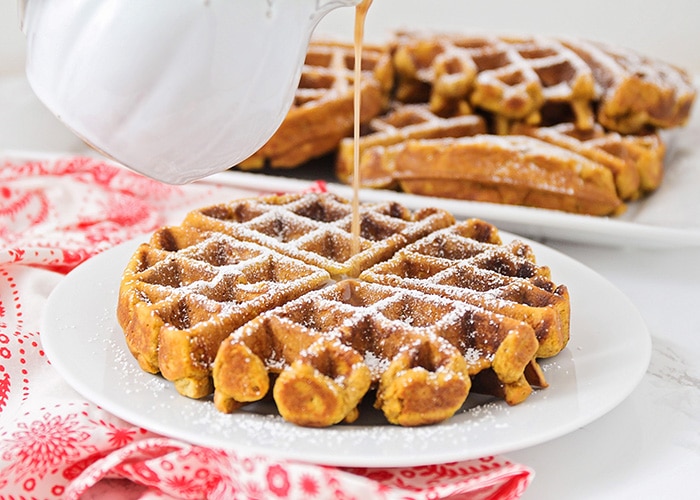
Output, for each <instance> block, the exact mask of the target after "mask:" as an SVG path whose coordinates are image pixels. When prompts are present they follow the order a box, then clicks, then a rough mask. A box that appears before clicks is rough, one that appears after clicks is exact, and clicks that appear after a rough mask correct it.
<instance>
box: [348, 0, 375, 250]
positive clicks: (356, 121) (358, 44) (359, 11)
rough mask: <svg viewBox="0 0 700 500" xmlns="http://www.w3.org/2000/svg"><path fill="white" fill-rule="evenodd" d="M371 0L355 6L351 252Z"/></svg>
mask: <svg viewBox="0 0 700 500" xmlns="http://www.w3.org/2000/svg"><path fill="white" fill-rule="evenodd" d="M371 4H372V0H362V1H361V2H360V3H359V4H357V6H356V7H355V30H354V44H355V82H354V86H353V87H354V96H353V97H354V100H353V105H354V109H353V112H354V118H353V176H352V224H351V235H352V247H351V254H352V255H356V254H358V253H359V252H360V110H361V102H360V101H361V95H362V89H361V82H360V80H361V78H362V42H363V40H364V34H365V18H366V17H367V11H368V10H369V6H370V5H371Z"/></svg>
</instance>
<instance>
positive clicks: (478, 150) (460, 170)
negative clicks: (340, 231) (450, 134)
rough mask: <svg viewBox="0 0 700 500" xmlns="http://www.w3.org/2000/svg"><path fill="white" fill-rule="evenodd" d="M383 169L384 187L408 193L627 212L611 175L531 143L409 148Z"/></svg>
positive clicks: (429, 143) (464, 142) (417, 143)
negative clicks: (388, 180)
mask: <svg viewBox="0 0 700 500" xmlns="http://www.w3.org/2000/svg"><path fill="white" fill-rule="evenodd" d="M383 161H384V171H385V172H388V173H390V174H391V177H390V180H391V183H388V182H387V184H386V186H390V185H392V184H397V185H398V186H399V187H400V188H401V189H402V190H403V191H405V192H407V193H413V194H421V195H427V196H437V197H443V198H454V199H462V200H472V201H484V202H491V203H505V204H510V205H524V206H532V207H539V208H549V209H556V210H562V211H566V212H571V213H577V214H588V215H611V214H616V213H619V212H620V211H622V210H624V204H623V203H622V201H621V200H620V198H619V197H618V196H617V192H616V187H615V182H614V178H613V175H612V173H611V172H610V170H608V169H607V168H606V167H604V166H603V165H601V164H599V163H597V162H594V161H592V160H589V159H588V158H586V157H584V156H582V155H579V154H577V153H576V152H573V151H570V150H567V149H564V148H562V147H560V146H557V145H554V144H548V143H546V142H544V141H541V140H539V139H536V138H532V137H526V136H515V135H513V136H496V135H476V136H474V137H461V138H445V139H427V140H409V141H406V142H404V143H402V144H401V145H397V146H394V148H393V149H392V151H391V152H390V156H388V158H387V159H386V160H383ZM372 173H373V172H369V173H368V175H371V174H372ZM364 175H365V172H364V171H361V173H360V178H361V179H362V178H363V176H364ZM384 179H387V176H384Z"/></svg>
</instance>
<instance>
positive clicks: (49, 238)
mask: <svg viewBox="0 0 700 500" xmlns="http://www.w3.org/2000/svg"><path fill="white" fill-rule="evenodd" d="M252 194H255V193H252V192H251V191H245V190H241V189H237V188H232V187H227V186H217V185H213V184H206V183H195V184H192V185H188V186H167V185H163V184H161V183H158V182H156V181H152V180H149V179H146V178H144V177H142V176H139V175H137V174H134V173H132V172H130V171H127V170H125V169H122V168H119V167H116V166H114V165H112V164H110V163H107V162H103V161H100V160H96V159H90V158H47V159H39V160H31V159H30V160H21V159H19V158H0V500H9V499H25V498H26V499H29V498H32V499H34V498H36V499H44V498H46V499H59V498H62V499H63V498H65V499H77V498H83V499H88V498H112V499H135V498H161V499H162V498H185V499H201V498H221V499H236V498H251V499H257V498H259V499H270V498H303V499H326V498H328V499H339V498H346V499H351V498H357V499H366V498H378V499H381V498H384V499H439V498H454V499H456V498H462V499H480V500H481V499H484V500H485V499H491V500H495V499H515V498H518V497H520V496H521V495H522V493H523V492H524V491H525V489H526V488H527V486H528V485H529V483H530V481H531V480H532V477H533V473H532V471H531V470H530V469H528V468H527V467H524V466H522V465H519V464H514V463H511V462H509V461H508V460H507V459H505V458H503V457H485V458H482V459H478V460H469V461H464V462H459V463H451V464H442V465H429V466H424V467H405V468H383V469H378V468H373V469H367V468H365V469H358V468H353V469H350V468H335V467H325V466H316V465H309V464H302V463H297V462H293V461H285V460H278V459H272V458H270V457H265V456H254V455H246V454H241V453H236V452H232V451H224V450H217V449H209V448H204V447H201V446H196V445H191V444H188V443H184V442H180V441H177V440H174V439H171V438H166V437H162V436H158V435H156V434H153V433H152V432H149V431H147V430H145V429H142V428H139V427H136V426H133V425H131V424H129V423H128V422H125V421H123V420H121V419H119V418H117V417H115V416H113V415H110V414H108V413H107V412H105V411H104V410H102V409H101V408H99V407H98V406H96V405H94V404H92V403H90V402H88V401H86V400H85V399H83V398H82V397H81V396H80V395H78V394H77V393H76V392H75V391H73V390H72V389H71V388H70V387H69V386H68V385H67V384H66V383H65V382H63V381H62V380H61V378H60V377H59V376H58V375H57V373H56V372H55V370H54V369H53V368H52V367H51V365H50V363H49V361H48V360H47V359H46V356H45V354H44V352H43V350H42V347H41V331H40V328H39V325H40V318H41V311H42V308H43V304H44V302H45V301H46V299H47V297H48V295H49V293H50V292H51V290H52V289H53V287H54V286H55V285H56V284H57V283H58V282H59V281H60V280H61V278H62V277H63V275H64V273H66V272H68V271H70V270H71V269H73V268H74V267H75V266H77V265H78V264H80V263H81V262H83V261H85V260H86V259H88V258H90V257H91V256H93V255H95V254H97V253H99V252H101V251H104V250H106V249H108V248H111V247H112V246H114V245H116V244H118V243H121V242H123V241H127V240H129V239H132V238H134V237H136V236H138V235H141V234H143V233H146V232H149V231H152V230H154V229H156V228H157V227H159V226H161V225H163V224H164V223H177V222H179V221H180V220H181V218H182V216H183V215H184V213H185V212H187V211H188V210H191V209H193V208H195V207H198V206H202V205H206V204H210V203H216V202H219V201H224V200H227V199H232V198H234V197H236V196H242V195H252Z"/></svg>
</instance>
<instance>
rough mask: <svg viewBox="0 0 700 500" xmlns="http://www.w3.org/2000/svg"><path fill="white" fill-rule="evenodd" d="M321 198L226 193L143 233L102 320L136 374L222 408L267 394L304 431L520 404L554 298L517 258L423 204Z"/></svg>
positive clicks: (542, 276)
mask: <svg viewBox="0 0 700 500" xmlns="http://www.w3.org/2000/svg"><path fill="white" fill-rule="evenodd" d="M350 217H351V203H350V202H348V201H347V200H344V199H342V198H339V197H337V196H334V195H331V194H321V193H315V194H299V195H281V196H268V197H260V198H250V199H243V200H234V201H232V202H230V203H225V204H220V205H215V206H211V207H207V208H203V209H199V210H195V211H193V212H191V213H190V214H188V216H187V217H186V218H185V220H184V221H183V223H182V224H181V225H179V226H173V227H166V228H163V229H161V230H159V231H157V232H156V233H155V234H154V235H153V237H152V238H151V239H150V241H149V242H147V243H144V244H142V245H141V246H140V247H139V248H138V250H137V251H136V252H135V253H134V255H133V256H132V258H131V260H130V262H129V264H128V266H127V268H126V270H125V271H124V274H123V278H122V282H121V287H120V292H119V304H118V319H119V322H120V324H121V326H122V327H123V329H124V332H125V336H126V340H127V344H128V346H129V349H130V350H131V352H132V353H133V354H134V356H135V357H136V358H137V359H138V361H139V364H140V365H141V367H142V368H143V369H144V370H147V371H149V372H153V373H157V372H160V373H161V374H162V376H163V377H165V378H166V379H168V380H172V381H173V382H174V384H175V387H176V388H177V390H178V391H179V392H180V393H182V394H183V395H186V396H189V397H194V398H201V397H205V396H209V395H210V394H211V393H212V391H213V397H214V404H215V405H216V407H217V408H218V409H219V410H221V411H223V412H231V411H235V410H236V409H237V408H239V407H241V406H243V405H246V404H249V403H252V402H255V401H260V400H261V399H263V398H265V397H266V396H267V395H271V396H272V398H273V399H274V401H275V403H276V405H277V408H278V410H279V412H280V414H281V415H282V416H283V417H284V418H285V419H286V420H288V421H290V422H293V423H296V424H299V425H304V426H317V427H322V426H329V425H333V424H336V423H339V422H343V421H345V422H352V421H353V420H354V419H355V418H357V415H358V405H359V404H360V402H361V401H362V400H363V399H366V398H368V397H373V398H374V405H375V407H376V408H377V409H379V410H381V411H382V412H383V414H384V415H385V416H386V418H387V420H388V421H389V422H391V423H393V424H398V425H405V426H414V425H424V424H431V423H436V422H440V421H443V420H445V419H447V418H449V417H450V416H452V415H453V414H454V413H455V412H456V411H458V410H459V408H460V407H461V406H462V404H463V403H464V401H465V399H466V398H467V397H468V395H469V393H470V391H478V392H482V393H486V394H492V395H494V396H496V397H501V398H504V399H505V400H506V401H507V402H508V403H509V404H517V403H520V402H522V401H524V400H525V399H526V398H527V396H528V395H529V394H530V392H531V391H532V388H533V387H545V386H546V384H547V383H546V380H545V379H544V376H543V375H542V372H541V370H540V369H539V366H538V364H537V361H536V360H537V358H539V357H549V356H554V355H556V354H557V353H558V352H559V351H561V349H563V348H564V346H565V345H566V343H567V341H568V335H569V300H568V292H567V290H566V287H565V286H564V285H555V284H554V283H553V282H552V280H551V276H550V272H549V269H548V268H546V267H543V266H540V265H538V264H536V263H535V256H534V255H533V253H532V251H531V250H530V248H529V247H528V246H527V245H525V244H523V243H521V242H514V243H510V244H503V243H502V242H501V240H500V237H499V235H498V231H497V229H496V228H495V227H493V226H492V225H490V224H487V223H485V222H483V221H478V220H469V221H464V222H456V221H455V220H454V218H453V217H452V215H450V214H449V213H447V212H444V211H441V210H437V209H422V210H418V211H415V212H412V211H410V210H408V209H406V208H405V207H402V206H401V205H398V204H396V203H384V204H372V205H370V204H363V205H361V239H362V243H361V246H360V251H359V253H357V254H355V255H351V254H350V253H349V250H348V249H349V248H350V241H349V238H350Z"/></svg>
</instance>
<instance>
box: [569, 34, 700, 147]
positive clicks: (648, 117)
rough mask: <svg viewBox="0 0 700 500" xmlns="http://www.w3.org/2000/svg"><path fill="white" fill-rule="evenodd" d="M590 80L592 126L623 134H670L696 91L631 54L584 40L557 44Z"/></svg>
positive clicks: (676, 74)
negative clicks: (595, 96)
mask: <svg viewBox="0 0 700 500" xmlns="http://www.w3.org/2000/svg"><path fill="white" fill-rule="evenodd" d="M562 43H564V44H565V45H566V46H567V47H568V48H570V49H571V50H572V51H573V52H576V53H577V54H578V55H579V56H580V57H581V58H582V59H583V60H584V61H585V62H586V64H587V65H589V66H590V68H591V70H592V72H593V75H594V76H595V80H596V85H597V86H598V87H599V88H600V90H599V92H600V103H599V105H598V113H597V115H598V116H597V118H598V122H599V123H600V124H601V125H603V126H604V127H606V128H608V129H610V130H615V131H617V132H621V133H623V134H633V133H643V132H645V131H646V130H647V129H648V128H650V127H654V128H670V127H676V126H679V125H683V124H685V123H686V121H687V120H688V117H689V115H690V109H691V106H692V104H693V101H694V100H695V95H696V93H697V91H696V90H695V88H694V86H693V81H692V79H691V77H690V75H689V74H688V73H686V72H685V71H683V70H682V69H679V68H677V67H675V66H672V65H670V64H667V63H664V62H663V61H659V60H656V59H651V58H649V57H645V56H643V55H641V54H637V53H635V52H634V51H631V50H627V49H623V48H621V47H613V46H610V45H606V44H602V43H597V42H591V41H586V40H572V39H564V40H562Z"/></svg>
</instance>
